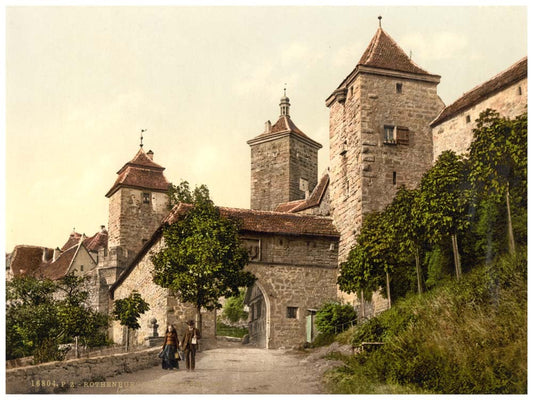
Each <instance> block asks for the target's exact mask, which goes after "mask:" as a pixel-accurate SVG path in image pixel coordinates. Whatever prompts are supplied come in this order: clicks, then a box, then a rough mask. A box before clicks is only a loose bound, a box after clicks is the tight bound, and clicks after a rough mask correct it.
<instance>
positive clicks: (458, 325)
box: [330, 248, 527, 394]
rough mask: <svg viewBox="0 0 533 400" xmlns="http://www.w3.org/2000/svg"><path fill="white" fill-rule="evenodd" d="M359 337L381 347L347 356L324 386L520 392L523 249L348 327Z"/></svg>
mask: <svg viewBox="0 0 533 400" xmlns="http://www.w3.org/2000/svg"><path fill="white" fill-rule="evenodd" d="M363 341H380V342H383V343H384V345H383V346H382V347H380V348H379V349H377V350H375V351H372V352H364V353H361V354H360V355H357V356H355V357H352V358H350V359H347V360H346V366H345V367H344V368H343V369H341V370H337V371H336V372H334V373H333V374H332V375H331V376H330V384H331V385H333V387H332V389H331V390H332V391H334V392H336V393H338V392H340V390H341V389H339V388H342V390H344V393H384V391H383V390H384V388H385V390H390V391H391V392H398V393H402V392H403V393H412V392H419V393H450V394H452V393H465V394H466V393H468V394H486V393H526V390H527V250H526V249H525V248H521V249H519V250H518V252H517V253H516V256H512V255H509V254H505V255H503V256H500V257H499V258H498V259H497V262H494V263H491V264H487V265H485V266H481V267H478V268H476V269H474V270H472V271H471V272H470V273H469V274H466V275H465V276H464V277H463V279H462V280H461V281H459V282H455V281H449V282H448V283H446V284H445V285H443V286H441V287H439V288H438V289H436V290H433V291H431V292H428V293H426V294H425V295H423V296H411V297H408V298H406V299H405V300H402V301H400V302H398V303H397V304H396V305H395V306H394V307H393V308H392V309H390V310H388V311H386V312H384V313H382V314H380V315H379V316H378V317H376V318H373V319H371V320H369V321H367V322H365V323H363V324H361V325H358V326H357V327H356V328H355V329H354V333H353V339H352V343H353V344H354V345H358V344H360V343H361V342H363ZM363 377H364V379H365V382H364V385H363V384H362V383H361V382H360V380H361V379H362V378H363Z"/></svg>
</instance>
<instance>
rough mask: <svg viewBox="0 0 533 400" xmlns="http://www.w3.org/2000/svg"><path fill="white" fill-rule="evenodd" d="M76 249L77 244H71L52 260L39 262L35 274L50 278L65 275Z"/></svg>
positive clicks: (54, 278) (53, 278)
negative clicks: (39, 264)
mask: <svg viewBox="0 0 533 400" xmlns="http://www.w3.org/2000/svg"><path fill="white" fill-rule="evenodd" d="M77 250H78V246H73V247H71V248H70V249H68V250H66V251H64V252H63V253H61V255H60V256H59V257H57V259H56V260H55V261H54V262H50V263H46V264H41V266H40V267H39V269H38V270H37V271H36V273H35V276H36V277H39V278H48V279H52V280H56V279H60V278H63V277H64V276H65V275H66V273H67V271H68V267H69V266H70V264H71V263H72V259H73V258H74V256H75V255H76V251H77Z"/></svg>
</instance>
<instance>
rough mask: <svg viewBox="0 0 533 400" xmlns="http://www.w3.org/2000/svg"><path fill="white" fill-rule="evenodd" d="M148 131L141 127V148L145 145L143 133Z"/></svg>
mask: <svg viewBox="0 0 533 400" xmlns="http://www.w3.org/2000/svg"><path fill="white" fill-rule="evenodd" d="M144 132H146V129H141V148H142V147H143V133H144Z"/></svg>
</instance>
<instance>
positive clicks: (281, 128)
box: [247, 115, 322, 149]
mask: <svg viewBox="0 0 533 400" xmlns="http://www.w3.org/2000/svg"><path fill="white" fill-rule="evenodd" d="M280 133H293V134H295V135H296V136H299V137H301V138H303V139H305V140H307V141H309V142H311V144H313V145H315V146H316V147H317V148H319V149H320V148H322V145H321V144H320V143H318V142H316V141H314V140H313V139H311V138H310V137H309V136H307V135H306V134H305V133H303V132H302V131H301V130H300V129H299V128H298V127H297V126H296V125H295V124H294V122H292V120H291V117H290V116H288V115H282V116H280V117H279V119H278V120H277V122H276V123H275V124H274V125H272V128H271V129H270V131H268V132H263V133H261V134H260V135H259V136H256V137H255V138H253V139H252V140H249V141H248V142H247V143H248V144H251V142H253V141H255V140H257V139H265V138H268V137H269V136H275V135H277V134H280Z"/></svg>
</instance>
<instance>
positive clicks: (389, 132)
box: [383, 125, 395, 143]
mask: <svg viewBox="0 0 533 400" xmlns="http://www.w3.org/2000/svg"><path fill="white" fill-rule="evenodd" d="M384 130H385V137H384V138H383V141H384V142H385V143H395V142H394V126H391V125H385V126H384Z"/></svg>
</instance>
